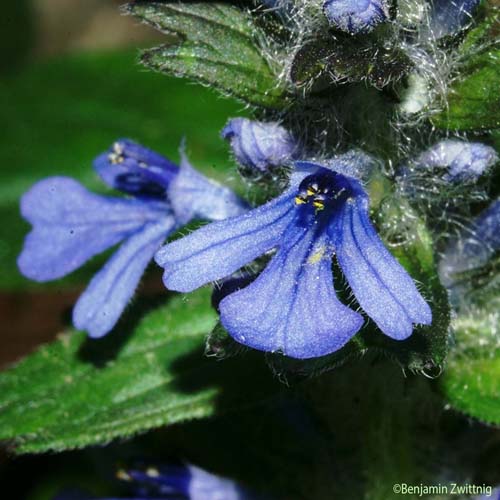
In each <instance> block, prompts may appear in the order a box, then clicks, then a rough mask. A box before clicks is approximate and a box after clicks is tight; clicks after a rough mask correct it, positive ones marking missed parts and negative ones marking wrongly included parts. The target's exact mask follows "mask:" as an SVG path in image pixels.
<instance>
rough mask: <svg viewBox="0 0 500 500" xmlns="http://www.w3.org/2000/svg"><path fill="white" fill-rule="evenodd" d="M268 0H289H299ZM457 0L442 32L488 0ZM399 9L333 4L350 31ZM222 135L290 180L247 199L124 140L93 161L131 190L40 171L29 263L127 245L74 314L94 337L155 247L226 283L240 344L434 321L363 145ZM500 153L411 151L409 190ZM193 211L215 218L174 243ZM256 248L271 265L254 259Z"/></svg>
mask: <svg viewBox="0 0 500 500" xmlns="http://www.w3.org/2000/svg"><path fill="white" fill-rule="evenodd" d="M264 3H265V4H266V5H267V7H270V8H272V9H277V10H279V9H285V8H286V9H290V8H291V7H290V6H291V5H292V4H294V2H291V1H290V2H289V1H286V2H285V1H279V2H270V1H266V2H264ZM453 4H454V7H453V8H452V7H450V4H449V3H447V2H440V1H435V2H433V3H432V8H430V10H429V11H430V17H431V21H430V22H429V23H427V25H428V26H431V28H432V36H434V37H437V36H444V34H449V33H450V32H452V31H456V30H458V29H460V28H461V27H462V26H463V25H464V23H465V21H464V19H465V18H468V16H469V15H470V14H471V12H472V11H473V9H474V8H475V7H476V4H477V2H475V1H471V0H469V1H465V0H464V1H462V2H458V3H457V4H456V5H455V2H453ZM389 10H390V9H389V2H386V1H385V0H355V1H351V0H326V1H325V2H324V3H323V11H324V14H325V15H326V18H327V19H328V21H329V22H330V24H332V25H333V26H334V27H335V28H337V29H340V30H344V31H347V32H349V33H351V34H357V33H360V32H364V31H369V30H372V29H373V28H374V27H375V26H376V25H377V24H379V23H381V22H385V21H388V20H389V17H390V16H389ZM222 137H223V138H224V139H226V140H228V141H229V143H230V146H231V148H232V151H233V154H234V157H235V159H236V160H237V162H238V163H239V164H240V165H241V166H242V167H243V168H242V171H244V170H245V169H246V170H247V171H250V172H253V173H256V174H259V175H260V174H265V173H266V172H270V171H274V170H275V169H279V168H281V169H282V171H283V170H285V171H286V172H287V173H288V183H287V185H286V187H285V188H284V191H283V192H282V193H281V194H279V195H278V196H277V197H275V198H274V199H271V200H270V201H268V202H267V203H265V204H263V205H262V206H258V207H255V208H249V206H248V205H247V204H246V203H245V202H244V201H242V200H241V199H240V198H238V197H237V196H236V195H235V194H234V193H233V192H232V191H231V190H229V189H228V188H226V187H223V186H221V185H219V184H217V183H214V182H213V181H211V180H209V179H207V178H206V177H204V176H203V175H202V174H200V173H199V172H197V171H196V170H195V169H194V168H193V167H192V166H191V165H190V164H189V162H188V160H187V159H186V156H185V154H184V153H183V152H182V161H181V164H180V166H177V165H175V164H174V163H172V162H171V161H170V160H168V159H166V158H164V157H162V156H161V155H159V154H157V153H155V152H153V151H151V150H149V149H147V148H145V147H143V146H140V145H138V144H136V143H133V142H131V141H129V140H119V141H117V142H116V143H115V144H114V145H113V146H112V148H111V149H110V150H109V151H107V152H105V153H103V154H102V155H100V156H98V157H97V159H96V160H95V164H94V167H95V169H96V171H97V173H98V174H99V176H100V177H101V178H102V180H103V181H104V182H105V183H106V184H107V185H108V186H110V187H111V188H113V189H116V190H118V191H121V192H122V193H123V194H125V195H126V196H125V197H109V196H101V195H97V194H93V193H90V192H89V191H87V190H86V189H85V188H84V187H83V186H82V185H80V184H79V183H77V182H76V181H75V180H72V179H69V178H63V177H53V178H49V179H46V180H44V181H41V182H39V183H38V184H36V185H35V186H34V187H33V188H32V189H31V190H30V191H29V192H28V193H26V194H25V195H24V197H23V199H22V201H21V211H22V215H23V216H24V218H25V219H26V220H28V221H29V222H30V223H31V224H32V225H33V230H32V232H31V233H30V234H29V235H28V236H27V238H26V241H25V246H24V249H23V252H22V254H21V255H20V257H19V261H18V262H19V268H20V270H21V272H22V273H23V274H24V275H25V276H27V277H29V278H31V279H34V280H37V281H47V280H53V279H57V278H60V277H62V276H65V275H66V274H68V273H70V272H72V271H73V270H75V269H77V268H78V267H80V266H82V265H83V264H84V263H85V262H86V261H88V260H89V259H90V258H91V257H93V256H94V255H96V254H98V253H101V252H103V251H105V250H107V249H109V248H111V247H113V246H115V245H117V244H120V247H119V248H118V249H117V251H116V252H115V254H114V255H113V256H112V257H111V258H110V259H109V261H108V262H107V263H106V264H105V266H104V267H103V268H102V270H101V271H100V272H99V273H98V274H97V275H96V276H94V278H93V279H92V281H91V282H90V284H89V286H88V287H87V289H86V290H85V292H84V293H83V294H82V296H81V297H80V299H79V300H78V302H77V304H76V305H75V308H74V312H73V322H74V325H75V326H76V327H77V328H78V329H82V330H86V331H88V333H89V335H90V336H92V337H100V336H102V335H105V334H106V333H108V332H109V331H110V330H111V329H112V328H113V327H114V326H115V324H116V322H117V321H118V319H119V317H120V315H121V314H122V312H123V310H124V309H125V307H126V305H127V303H128V302H129V301H130V299H131V297H132V295H133V293H134V291H135V289H136V287H137V284H138V282H139V280H140V278H141V276H142V275H143V273H144V271H145V269H146V266H147V265H148V263H149V262H150V261H151V259H152V258H153V257H154V258H155V260H156V262H157V264H159V265H160V266H161V267H162V268H163V269H164V283H165V286H166V287H167V288H168V289H170V290H175V291H179V292H190V291H192V290H194V289H196V288H198V287H201V286H203V285H205V284H208V283H212V282H216V283H217V286H218V287H220V291H219V294H218V295H219V298H218V299H217V301H216V303H217V308H218V310H219V313H220V320H221V323H222V325H223V326H224V328H225V329H226V330H227V331H228V332H229V334H230V335H231V336H232V337H233V338H234V339H235V340H236V341H238V342H239V343H241V344H244V345H246V346H250V347H253V348H255V349H258V350H262V351H267V352H279V353H282V354H284V355H286V356H289V357H293V358H300V359H306V358H312V357H319V356H324V355H327V354H329V353H332V352H334V351H337V350H338V349H340V348H342V347H343V346H344V345H345V344H346V343H347V342H348V341H349V340H350V339H351V338H352V337H353V336H354V335H355V334H356V333H357V332H358V331H359V330H360V329H361V328H362V327H363V325H364V324H365V323H366V320H367V317H368V318H370V320H371V321H373V323H375V324H376V325H377V327H378V328H379V330H380V331H381V332H383V333H384V334H385V335H387V336H389V337H390V338H392V339H396V340H404V339H406V338H408V337H409V336H410V335H411V334H412V332H413V330H414V326H415V325H429V324H431V323H432V312H431V308H430V306H429V304H428V303H427V302H426V300H425V299H424V297H423V296H422V295H421V293H420V292H419V290H418V288H417V286H416V284H415V282H414V281H413V279H412V277H411V276H410V275H409V274H408V273H407V272H406V271H405V269H404V268H403V267H402V266H401V265H400V264H399V262H398V261H397V260H396V259H395V258H394V256H393V255H392V254H391V253H390V252H389V251H388V250H387V248H386V247H385V246H384V244H383V242H382V240H381V239H380V237H379V236H378V234H377V231H376V229H375V227H374V225H373V223H372V222H371V219H370V200H369V196H368V193H367V191H366V190H365V187H364V181H365V179H366V178H367V177H368V175H369V173H370V171H371V169H372V168H373V165H374V161H373V159H372V158H370V157H369V156H368V155H366V154H365V153H363V152H361V151H359V150H351V151H348V152H347V153H343V154H336V155H331V156H330V157H326V158H325V157H324V155H323V156H322V157H321V159H320V160H318V159H317V158H315V157H314V156H313V155H312V154H311V153H310V152H309V151H308V149H307V148H306V147H305V146H304V144H302V143H301V142H300V140H299V139H298V137H297V134H296V133H292V132H290V131H289V130H287V129H286V128H285V127H284V126H283V125H282V124H281V123H280V122H277V121H267V122H264V121H252V120H249V119H246V118H235V119H232V120H230V121H229V122H228V123H227V125H226V127H225V128H224V129H223V130H222ZM497 160H498V157H497V155H496V153H495V151H494V150H493V149H492V148H491V147H489V146H486V145H483V144H480V143H468V142H466V141H461V140H455V139H447V140H443V141H440V142H438V143H437V144H435V145H434V146H433V147H431V148H430V149H428V150H427V151H425V152H423V153H421V154H420V156H418V157H417V158H416V159H414V160H409V161H408V162H407V164H406V165H405V166H404V167H402V168H401V170H400V180H401V181H402V184H405V179H408V178H409V179H410V181H409V182H406V187H407V188H408V189H407V191H406V193H405V194H410V195H411V191H412V189H413V188H414V187H413V186H412V182H411V176H409V174H408V172H409V171H410V170H411V169H413V170H421V171H426V170H429V171H430V170H432V171H435V170H440V171H441V173H440V175H441V177H442V179H443V180H444V181H445V182H450V183H466V182H475V181H476V180H477V179H478V178H479V177H480V176H481V175H483V174H484V173H485V172H486V171H488V170H489V169H490V168H491V166H492V165H493V164H494V163H496V161H497ZM283 167H284V169H283ZM193 219H203V220H205V221H208V222H210V224H207V225H205V226H203V227H202V228H201V229H198V230H196V231H194V232H192V233H191V234H188V235H187V236H184V237H182V238H180V239H177V240H175V241H173V242H170V243H167V244H166V245H163V244H164V242H165V240H166V239H167V238H168V237H169V236H170V235H171V234H173V233H174V232H176V231H178V230H179V229H180V228H181V227H183V226H185V225H186V224H188V223H189V222H190V221H192V220H193ZM162 245H163V246H162ZM256 259H259V265H257V266H254V267H253V270H252V271H251V272H246V267H247V266H248V265H249V264H251V263H252V262H254V261H256ZM263 263H265V265H264V264H263ZM332 266H334V267H333V271H334V272H332ZM241 270H243V271H244V272H243V275H242V274H241V272H240V271H241ZM339 270H340V271H341V272H342V275H343V278H345V282H346V284H347V286H348V288H349V290H350V292H351V296H350V297H347V299H346V297H345V294H344V293H343V292H344V289H345V288H346V286H345V285H343V280H342V281H340V283H342V285H341V286H339V285H337V289H336V288H335V286H334V280H333V276H334V274H339ZM239 272H240V273H239ZM238 273H239V274H238ZM242 276H243V278H242ZM346 302H347V303H346Z"/></svg>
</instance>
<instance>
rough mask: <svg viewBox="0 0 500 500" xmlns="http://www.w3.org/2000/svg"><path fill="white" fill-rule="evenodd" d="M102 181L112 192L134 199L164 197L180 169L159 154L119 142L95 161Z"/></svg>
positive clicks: (137, 145)
mask: <svg viewBox="0 0 500 500" xmlns="http://www.w3.org/2000/svg"><path fill="white" fill-rule="evenodd" d="M94 168H95V170H96V171H97V173H98V174H99V176H100V177H101V178H102V180H103V181H104V182H105V183H106V184H108V185H109V186H111V187H112V188H114V189H118V190H120V191H123V192H125V193H128V194H133V195H136V196H153V197H160V198H161V197H164V196H165V190H166V188H167V187H168V185H169V184H170V181H171V180H172V179H173V178H174V177H175V176H176V175H177V173H178V170H179V167H178V166H177V165H176V164H175V163H173V162H171V161H170V160H168V159H167V158H164V157H163V156H161V155H159V154H158V153H156V152H154V151H152V150H150V149H148V148H145V147H144V146H141V145H140V144H136V143H135V142H132V141H130V140H128V139H120V140H118V141H116V142H115V143H114V144H113V146H112V147H111V148H110V149H109V150H108V151H107V152H105V153H103V154H101V155H99V156H98V157H97V158H96V159H95V160H94Z"/></svg>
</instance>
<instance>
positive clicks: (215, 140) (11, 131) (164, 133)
mask: <svg viewBox="0 0 500 500" xmlns="http://www.w3.org/2000/svg"><path fill="white" fill-rule="evenodd" d="M135 62H136V55H135V53H134V52H122V53H111V54H101V55H95V54H94V55H92V54H88V55H79V56H72V57H67V58H63V59H59V60H54V61H51V62H50V63H46V64H42V65H37V66H34V67H32V68H30V69H27V70H25V71H22V72H20V73H19V74H17V75H15V76H12V77H10V78H5V79H4V80H2V81H1V82H0V114H1V116H2V118H3V123H6V124H7V123H8V126H6V127H4V129H3V131H2V137H1V139H0V142H1V147H0V163H1V165H3V168H1V169H0V181H1V182H0V218H1V220H2V224H1V225H0V269H1V271H0V276H1V278H0V287H1V288H2V289H19V288H27V287H30V288H32V287H36V288H39V286H38V285H36V284H34V283H32V282H30V281H28V280H26V279H24V278H23V277H22V276H21V275H20V274H19V272H18V270H17V266H16V257H17V255H18V254H19V252H20V250H21V246H22V241H23V239H24V236H25V235H26V234H27V233H28V231H29V225H28V224H27V223H25V222H24V221H22V220H21V218H20V216H19V208H18V204H19V197H20V196H21V195H22V193H23V192H25V191H26V190H27V189H29V187H30V186H31V185H32V184H34V183H35V182H37V181H38V180H40V179H42V178H44V177H47V176H50V175H69V176H71V177H74V178H76V179H78V180H80V181H81V182H83V183H84V184H85V185H86V186H87V187H88V188H90V189H93V190H96V189H97V190H101V191H102V190H104V189H105V186H104V185H103V183H102V182H100V180H99V179H98V177H97V175H96V174H95V172H94V170H93V168H92V160H93V158H95V156H97V154H99V153H101V152H102V151H103V150H105V149H106V148H108V147H109V145H110V144H112V143H113V141H115V140H116V139H117V138H119V137H130V138H132V139H135V140H137V141H139V142H142V143H143V144H145V145H147V146H149V147H151V148H152V149H155V150H157V151H159V152H160V153H163V154H165V155H166V156H168V157H169V158H171V159H172V160H174V161H176V160H177V159H178V157H179V156H178V147H179V143H180V141H181V139H182V136H183V135H185V136H186V138H187V146H188V153H189V155H190V158H191V160H192V161H193V164H194V165H195V166H196V167H197V168H200V169H201V170H203V171H204V172H205V173H206V174H207V175H209V176H211V177H213V178H216V179H218V180H220V181H223V182H226V183H227V181H228V179H227V174H226V171H227V169H228V167H229V166H230V163H229V161H228V156H227V146H226V145H225V144H224V142H223V141H222V140H221V139H220V136H219V131H220V130H221V128H222V127H223V126H224V124H225V122H226V121H227V119H228V118H229V117H231V116H234V115H236V114H238V115H241V114H245V113H244V112H243V113H242V110H241V105H240V104H239V103H237V102H235V101H231V100H227V99H226V100H221V99H219V98H218V96H217V94H216V93H215V92H211V91H209V90H207V89H203V88H201V87H193V86H192V85H191V84H190V83H189V82H187V81H182V80H178V79H174V78H165V77H163V76H161V75H157V74H154V73H152V72H144V71H143V70H142V69H141V67H140V66H137V65H136V64H135ZM232 177H233V183H232V185H233V187H237V184H236V183H235V182H234V178H235V176H232ZM101 264H102V259H97V260H95V261H93V262H92V263H90V264H89V265H88V266H86V267H85V268H84V269H83V270H81V271H77V272H76V273H75V274H73V275H71V276H69V277H68V278H66V279H64V280H63V281H62V282H61V281H58V282H57V284H56V286H57V287H58V288H59V287H61V286H63V285H64V286H67V285H69V284H74V283H82V282H85V281H86V280H87V279H88V277H89V276H91V275H92V274H93V273H94V272H95V270H96V269H98V268H99V267H100V265H101ZM44 286H45V287H46V286H47V285H44Z"/></svg>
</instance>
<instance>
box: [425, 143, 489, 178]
mask: <svg viewBox="0 0 500 500" xmlns="http://www.w3.org/2000/svg"><path fill="white" fill-rule="evenodd" d="M497 161H498V155H497V153H496V152H495V150H494V149H493V148H492V147H490V146H487V145H486V144H482V143H480V142H465V141H459V140H456V139H447V140H443V141H440V142H438V143H437V144H435V145H434V146H432V147H431V148H429V149H428V150H427V151H424V152H423V153H422V154H421V155H420V156H419V157H418V158H417V159H416V161H415V166H416V167H417V168H429V169H431V168H442V169H445V170H446V172H445V173H444V175H443V179H444V180H446V181H449V182H471V181H477V180H478V179H479V177H481V175H483V174H484V173H485V172H486V171H487V170H488V169H489V168H490V167H492V166H493V165H494V164H495V163H496V162H497Z"/></svg>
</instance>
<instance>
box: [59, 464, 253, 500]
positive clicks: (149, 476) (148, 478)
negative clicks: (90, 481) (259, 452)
mask: <svg viewBox="0 0 500 500" xmlns="http://www.w3.org/2000/svg"><path fill="white" fill-rule="evenodd" d="M118 478H119V479H121V480H123V481H126V482H127V483H130V486H131V491H132V495H133V497H127V498H129V499H130V500H148V499H156V500H252V499H253V500H257V499H258V498H261V497H258V496H256V495H255V494H254V493H253V492H249V491H248V490H246V489H245V488H243V487H241V486H240V485H238V484H237V483H235V482H234V481H232V480H230V479H226V478H223V477H220V476H216V475H215V474H211V473H210V472H207V471H205V470H203V469H201V468H199V467H196V466H194V465H190V464H186V465H164V466H161V467H148V468H145V469H130V470H127V471H120V472H119V473H118ZM91 498H95V497H90V496H88V495H85V494H83V493H81V492H64V493H61V494H59V495H58V496H57V497H56V498H55V499H54V500H73V499H74V500H90V499H91ZM95 500H97V499H95ZM100 500H112V499H104V498H103V499H100ZM116 500H119V499H116Z"/></svg>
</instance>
